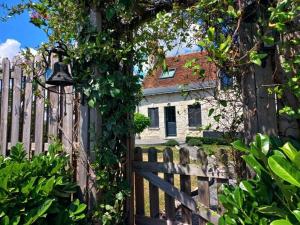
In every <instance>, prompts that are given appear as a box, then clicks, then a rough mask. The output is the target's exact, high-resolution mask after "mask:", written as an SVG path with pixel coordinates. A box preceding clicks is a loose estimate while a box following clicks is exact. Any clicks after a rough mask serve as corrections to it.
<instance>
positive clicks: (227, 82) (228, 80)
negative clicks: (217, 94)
mask: <svg viewBox="0 0 300 225" xmlns="http://www.w3.org/2000/svg"><path fill="white" fill-rule="evenodd" d="M219 76H220V83H221V89H227V88H230V87H232V85H233V78H232V77H231V76H229V75H228V74H227V73H225V72H224V71H222V70H221V71H220V72H219Z"/></svg>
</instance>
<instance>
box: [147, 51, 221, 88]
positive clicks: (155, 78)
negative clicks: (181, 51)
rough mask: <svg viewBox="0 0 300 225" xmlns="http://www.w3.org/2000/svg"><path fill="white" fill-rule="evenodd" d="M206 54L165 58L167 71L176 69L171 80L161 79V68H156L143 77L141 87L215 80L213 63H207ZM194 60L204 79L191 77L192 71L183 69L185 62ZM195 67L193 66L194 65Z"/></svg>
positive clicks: (215, 69) (215, 72)
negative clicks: (203, 74)
mask: <svg viewBox="0 0 300 225" xmlns="http://www.w3.org/2000/svg"><path fill="white" fill-rule="evenodd" d="M206 55H207V53H206V52H204V51H203V52H196V53H190V54H186V55H179V56H175V57H168V58H166V63H167V65H168V68H169V69H176V71H175V75H174V77H172V78H163V79H161V78H160V76H161V74H162V72H163V70H162V68H161V67H160V68H158V69H156V70H154V71H153V73H152V74H149V75H147V76H146V77H145V79H144V81H143V87H144V88H145V89H146V88H157V87H169V86H174V85H182V84H190V83H197V82H203V81H208V80H216V78H217V68H216V66H215V65H214V64H213V63H209V62H207V60H206V58H205V56H206ZM193 59H196V63H199V65H200V67H201V69H204V70H205V78H201V77H199V76H198V75H193V70H192V69H188V68H185V67H184V65H185V64H186V62H187V61H190V60H193ZM194 65H195V64H194Z"/></svg>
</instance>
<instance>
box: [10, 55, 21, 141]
mask: <svg viewBox="0 0 300 225" xmlns="http://www.w3.org/2000/svg"><path fill="white" fill-rule="evenodd" d="M21 76H22V68H21V65H20V59H19V58H16V59H15V66H14V82H13V84H14V86H13V104H12V116H11V117H12V121H11V145H12V146H14V145H16V144H17V142H18V141H19V128H20V114H21V113H20V111H21Z"/></svg>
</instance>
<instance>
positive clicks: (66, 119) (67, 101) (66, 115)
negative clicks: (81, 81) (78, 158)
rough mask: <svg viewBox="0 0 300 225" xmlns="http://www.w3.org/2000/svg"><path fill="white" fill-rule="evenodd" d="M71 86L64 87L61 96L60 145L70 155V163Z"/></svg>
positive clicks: (71, 130)
mask: <svg viewBox="0 0 300 225" xmlns="http://www.w3.org/2000/svg"><path fill="white" fill-rule="evenodd" d="M72 91H73V86H67V87H64V95H63V101H64V104H63V122H62V124H63V127H62V129H63V131H62V143H63V146H64V148H65V150H66V152H67V153H68V154H69V155H70V159H71V161H72V143H73V95H72V94H70V93H72Z"/></svg>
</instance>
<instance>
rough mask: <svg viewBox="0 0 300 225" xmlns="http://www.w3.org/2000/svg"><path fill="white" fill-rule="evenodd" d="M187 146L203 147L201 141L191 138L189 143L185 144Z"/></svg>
mask: <svg viewBox="0 0 300 225" xmlns="http://www.w3.org/2000/svg"><path fill="white" fill-rule="evenodd" d="M187 144H188V145H189V146H202V145H203V143H202V141H201V140H200V139H198V138H191V139H189V141H188V142H187Z"/></svg>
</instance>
